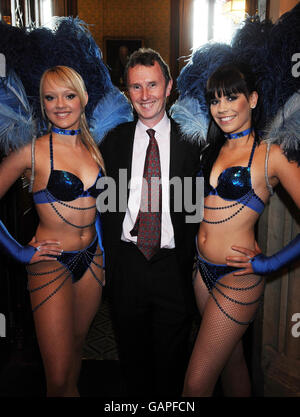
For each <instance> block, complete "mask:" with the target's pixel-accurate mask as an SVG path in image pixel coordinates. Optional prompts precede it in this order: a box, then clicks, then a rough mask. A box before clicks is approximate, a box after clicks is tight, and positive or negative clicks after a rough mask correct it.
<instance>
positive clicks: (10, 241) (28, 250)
mask: <svg viewBox="0 0 300 417" xmlns="http://www.w3.org/2000/svg"><path fill="white" fill-rule="evenodd" d="M0 249H1V252H4V253H6V254H7V255H8V256H10V257H11V258H13V259H15V260H16V261H18V262H21V263H23V264H29V262H30V260H31V258H32V257H33V255H34V253H35V251H36V248H35V247H33V246H30V245H26V246H22V245H20V243H18V242H17V241H16V240H15V239H14V238H13V237H12V236H11V235H10V234H9V232H8V230H7V229H6V227H5V226H4V224H3V223H2V221H1V220H0Z"/></svg>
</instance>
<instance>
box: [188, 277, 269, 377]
mask: <svg viewBox="0 0 300 417" xmlns="http://www.w3.org/2000/svg"><path fill="white" fill-rule="evenodd" d="M258 282H259V283H258ZM257 283H258V284H257ZM219 284H222V285H223V286H221V285H218V284H217V286H216V287H215V288H214V289H213V290H212V291H211V294H210V295H209V297H208V300H207V302H206V305H205V308H204V312H203V316H202V321H201V326H200V329H199V333H198V336H197V339H196V342H195V345H194V350H193V353H192V356H191V360H190V364H189V372H190V373H191V374H193V375H194V376H197V378H199V379H200V380H203V381H204V380H205V378H207V379H211V380H212V381H213V382H215V381H216V380H217V378H218V376H219V374H220V373H221V372H222V369H223V367H224V366H225V364H226V362H227V360H228V358H229V357H230V355H231V353H232V351H233V349H234V348H235V346H236V345H237V343H238V342H239V340H240V339H241V338H242V336H243V334H244V332H245V331H246V329H247V326H248V323H249V322H250V321H251V320H252V319H253V317H254V315H255V312H256V310H257V307H258V304H259V303H258V301H256V300H258V299H260V297H261V296H262V294H263V289H264V284H263V281H259V278H258V277H255V276H254V275H251V276H244V277H237V276H233V274H229V275H226V276H225V277H223V278H221V279H220V281H219ZM220 291H221V292H222V293H221V292H220ZM240 323H245V324H240Z"/></svg>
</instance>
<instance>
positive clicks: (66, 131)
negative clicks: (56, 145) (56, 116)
mask: <svg viewBox="0 0 300 417" xmlns="http://www.w3.org/2000/svg"><path fill="white" fill-rule="evenodd" d="M51 130H52V132H54V133H58V134H59V135H71V136H74V135H79V133H80V132H81V130H80V129H76V130H74V129H60V128H58V127H54V126H53V127H52V128H51Z"/></svg>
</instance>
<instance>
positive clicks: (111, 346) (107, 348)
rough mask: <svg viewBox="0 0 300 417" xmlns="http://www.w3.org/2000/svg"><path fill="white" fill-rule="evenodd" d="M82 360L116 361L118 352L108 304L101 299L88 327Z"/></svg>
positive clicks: (105, 300)
mask: <svg viewBox="0 0 300 417" xmlns="http://www.w3.org/2000/svg"><path fill="white" fill-rule="evenodd" d="M83 359H93V360H118V359H119V358H118V351H117V345H116V340H115V334H114V329H113V326H112V321H111V312H110V303H109V301H108V300H107V299H105V298H104V299H103V300H102V303H101V306H100V308H99V310H98V313H97V314H96V316H95V318H94V320H93V323H92V325H91V327H90V330H89V333H88V336H87V339H86V343H85V347H84V350H83Z"/></svg>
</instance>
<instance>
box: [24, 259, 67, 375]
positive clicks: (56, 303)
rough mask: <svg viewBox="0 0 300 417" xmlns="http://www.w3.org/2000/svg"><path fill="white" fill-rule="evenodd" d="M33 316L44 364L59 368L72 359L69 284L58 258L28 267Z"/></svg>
mask: <svg viewBox="0 0 300 417" xmlns="http://www.w3.org/2000/svg"><path fill="white" fill-rule="evenodd" d="M27 270H28V288H29V291H30V298H31V304H32V309H33V318H34V322H35V329H36V334H37V339H38V343H39V347H40V352H41V355H42V358H43V362H44V365H45V368H46V372H47V371H49V370H50V369H61V368H62V367H65V366H66V364H67V363H69V362H70V361H71V360H72V355H71V353H72V349H73V343H74V338H73V322H74V321H73V320H74V317H73V288H72V287H73V284H72V279H71V274H70V272H69V271H68V270H67V269H66V268H65V267H64V266H63V265H61V264H60V263H59V262H57V261H52V262H40V263H39V264H33V265H30V266H29V267H28V268H27Z"/></svg>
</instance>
